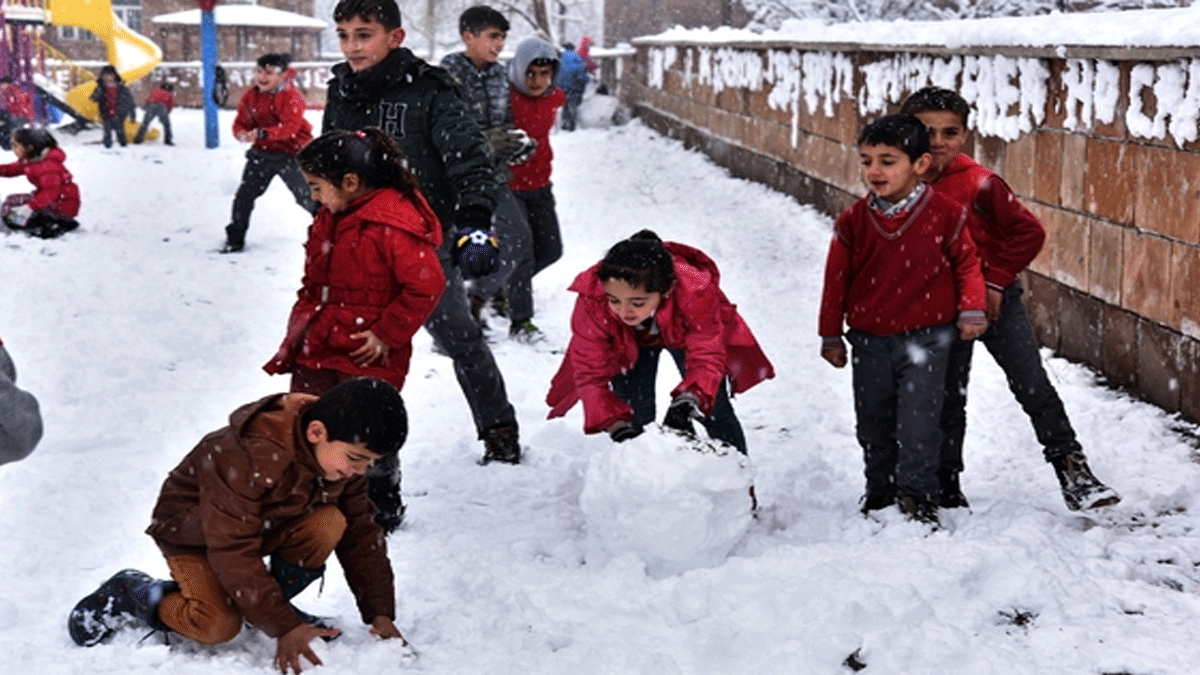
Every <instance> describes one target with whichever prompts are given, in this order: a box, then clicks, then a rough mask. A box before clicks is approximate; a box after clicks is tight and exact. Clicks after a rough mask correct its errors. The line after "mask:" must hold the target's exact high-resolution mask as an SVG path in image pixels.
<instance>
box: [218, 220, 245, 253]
mask: <svg viewBox="0 0 1200 675" xmlns="http://www.w3.org/2000/svg"><path fill="white" fill-rule="evenodd" d="M245 248H246V231H245V230H239V229H237V228H235V227H234V226H233V223H230V224H228V225H226V226H225V245H224V246H222V247H221V253H241V252H242V250H243V249H245Z"/></svg>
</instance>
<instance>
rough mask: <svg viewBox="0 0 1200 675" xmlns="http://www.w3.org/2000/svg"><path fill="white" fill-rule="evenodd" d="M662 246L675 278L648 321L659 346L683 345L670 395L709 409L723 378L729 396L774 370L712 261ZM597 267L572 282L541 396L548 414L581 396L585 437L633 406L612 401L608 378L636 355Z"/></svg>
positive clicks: (629, 413) (627, 416) (626, 416)
mask: <svg viewBox="0 0 1200 675" xmlns="http://www.w3.org/2000/svg"><path fill="white" fill-rule="evenodd" d="M666 247H667V250H668V251H670V253H671V255H672V257H674V259H675V276H676V282H675V287H674V288H673V289H671V291H670V292H669V293H667V295H666V296H665V297H664V298H663V302H662V304H661V305H659V308H658V311H657V312H656V313H655V315H654V319H655V321H656V322H657V323H658V326H659V330H660V331H661V333H662V339H663V343H664V345H665V346H666V347H668V348H672V349H683V350H684V352H685V354H686V356H685V358H684V368H685V370H686V371H687V375H686V376H684V378H683V381H682V382H680V383H679V385H678V386H676V387H675V388H674V389H673V390H672V391H671V396H672V397H674V396H677V395H679V394H680V393H682V392H685V391H686V392H690V393H691V394H692V395H694V396H695V397H696V398H697V399H698V400H699V401H700V409H701V410H702V411H703V412H704V413H705V414H708V413H710V412H711V411H712V406H713V401H714V399H715V397H716V395H717V391H718V387H720V386H721V381H722V379H723V378H724V377H725V376H726V375H729V376H730V377H731V378H732V380H733V393H735V394H739V393H741V392H743V391H746V390H747V389H749V388H750V387H752V386H754V385H756V384H758V383H759V382H762V381H763V380H766V379H769V378H772V377H774V376H775V369H774V368H773V367H772V366H771V362H770V361H769V360H767V355H766V354H764V353H763V351H762V348H760V347H759V346H758V341H757V340H755V338H754V334H753V333H751V332H750V327H749V326H747V325H746V322H745V321H744V320H743V319H742V317H741V316H740V315H739V314H738V313H737V307H736V306H735V305H734V304H733V303H731V302H730V301H729V300H728V298H726V297H725V294H724V293H722V292H721V288H720V285H719V284H720V278H721V275H720V272H719V271H718V270H717V265H716V263H714V262H713V261H712V259H711V258H709V257H708V256H707V255H705V254H704V253H703V252H701V251H699V250H698V249H695V248H692V247H690V246H687V245H685V244H679V243H676V242H666ZM599 266H600V265H599V263H597V264H596V265H593V266H592V267H591V268H589V269H588V270H587V271H586V272H583V273H582V274H580V275H579V276H577V277H576V278H575V281H574V283H572V284H571V286H570V289H569V290H572V291H575V292H576V293H579V297H578V298H577V299H576V300H575V311H574V313H573V314H572V316H571V333H572V336H571V342H570V344H569V345H568V346H567V353H566V356H565V357H564V358H563V362H562V365H561V366H559V369H558V372H557V373H556V374H555V375H554V378H553V379H552V380H551V383H550V392H549V393H548V394H547V395H546V404H547V405H549V406H550V414H549V415H548V416H547V418H555V417H561V416H562V415H564V414H566V412H567V411H568V410H570V409H571V407H572V406H574V405H575V403H576V401H583V416H584V420H583V430H584V433H589V434H592V433H598V432H601V431H605V430H606V429H608V428H609V427H611V426H612V425H613V424H615V423H617V422H619V421H628V420H631V419H633V410H632V409H631V408H630V407H629V405H628V404H626V403H625V402H624V401H622V400H621V399H619V398H617V396H616V394H614V393H613V391H612V387H611V386H610V383H611V382H612V379H613V378H614V377H615V376H616V375H618V374H619V373H621V372H623V371H626V370H629V369H630V368H632V367H633V365H634V363H635V362H636V361H637V357H638V343H637V341H636V338H635V337H634V329H633V328H632V327H630V326H626V325H625V324H624V323H622V322H621V320H620V319H618V318H617V317H616V315H614V314H613V313H612V311H611V310H610V309H609V308H608V298H607V296H606V295H605V293H604V285H603V284H601V283H600V279H599V277H597V276H596V270H597V268H598V267H599Z"/></svg>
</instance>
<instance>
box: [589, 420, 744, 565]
mask: <svg viewBox="0 0 1200 675" xmlns="http://www.w3.org/2000/svg"><path fill="white" fill-rule="evenodd" d="M700 433H701V434H703V433H704V432H703V430H701V431H700ZM753 479H754V470H753V467H751V465H750V462H749V459H748V458H747V457H746V456H745V455H742V454H741V453H739V452H738V451H737V450H735V449H733V448H732V447H729V446H727V445H724V444H719V443H714V442H711V441H707V440H700V441H691V440H687V439H685V438H683V437H681V436H679V435H677V434H674V433H671V432H662V431H659V430H658V429H657V428H656V427H651V428H647V430H646V433H644V434H642V435H641V436H638V437H637V438H635V439H633V440H629V441H625V442H624V443H613V444H612V445H610V446H606V447H605V448H604V449H602V450H601V451H599V452H597V453H596V454H595V455H593V456H592V458H591V459H590V460H589V461H588V467H587V472H586V474H585V475H584V486H583V493H582V494H581V495H580V497H579V506H580V508H581V509H582V510H583V515H584V520H585V522H586V524H587V532H588V536H587V548H586V552H585V555H586V558H587V562H588V564H589V565H593V564H594V565H603V564H605V563H607V562H608V561H609V560H610V559H612V558H615V557H617V556H621V555H625V554H628V553H633V554H636V555H637V556H638V557H640V558H641V559H642V561H643V562H645V564H646V570H647V572H649V573H650V574H651V575H653V576H656V577H662V576H667V575H671V574H678V573H680V572H682V571H685V570H689V569H694V568H698V567H712V566H714V565H718V564H720V563H721V562H722V561H724V560H725V558H726V557H727V556H728V555H729V552H730V551H731V550H733V547H734V546H736V545H737V544H738V542H739V541H741V539H742V537H743V536H744V535H745V533H746V529H747V528H748V527H749V526H750V523H751V519H752V517H751V512H750V494H749V492H750V486H751V485H753Z"/></svg>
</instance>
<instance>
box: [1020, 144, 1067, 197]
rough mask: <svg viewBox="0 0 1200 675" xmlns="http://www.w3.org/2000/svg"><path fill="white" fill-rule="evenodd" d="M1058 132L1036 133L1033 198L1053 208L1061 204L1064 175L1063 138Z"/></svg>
mask: <svg viewBox="0 0 1200 675" xmlns="http://www.w3.org/2000/svg"><path fill="white" fill-rule="evenodd" d="M1065 135H1066V134H1063V133H1060V132H1056V131H1036V132H1034V133H1033V134H1032V136H1033V139H1034V167H1033V169H1034V170H1033V191H1032V192H1031V193H1028V194H1032V196H1033V198H1034V199H1036V200H1038V201H1040V202H1042V203H1045V204H1050V205H1051V206H1057V205H1058V204H1059V203H1060V197H1061V195H1062V185H1061V182H1062V173H1063V160H1064V158H1063V137H1064V136H1065Z"/></svg>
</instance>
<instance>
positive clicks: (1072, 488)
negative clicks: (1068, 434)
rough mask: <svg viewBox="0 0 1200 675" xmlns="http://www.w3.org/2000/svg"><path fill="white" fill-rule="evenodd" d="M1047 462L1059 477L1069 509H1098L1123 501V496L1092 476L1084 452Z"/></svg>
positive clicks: (1076, 452) (1073, 453) (1074, 451)
mask: <svg viewBox="0 0 1200 675" xmlns="http://www.w3.org/2000/svg"><path fill="white" fill-rule="evenodd" d="M1047 461H1049V462H1050V465H1051V466H1053V467H1054V473H1055V475H1057V476H1058V484H1059V486H1060V487H1062V495H1063V501H1065V502H1066V503H1067V508H1068V509H1071V510H1072V511H1079V510H1080V509H1097V508H1100V507H1102V506H1112V505H1113V504H1116V503H1117V502H1119V501H1121V495H1119V494H1117V491H1116V490H1114V489H1112V488H1110V487H1108V486H1107V485H1105V484H1104V483H1101V482H1100V480H1099V479H1098V478H1096V476H1095V475H1093V474H1092V470H1091V468H1089V467H1088V463H1087V457H1086V456H1084V454H1083V451H1082V450H1072V451H1070V452H1068V453H1066V454H1062V455H1059V456H1057V457H1051V458H1050V459H1049V460H1047Z"/></svg>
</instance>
